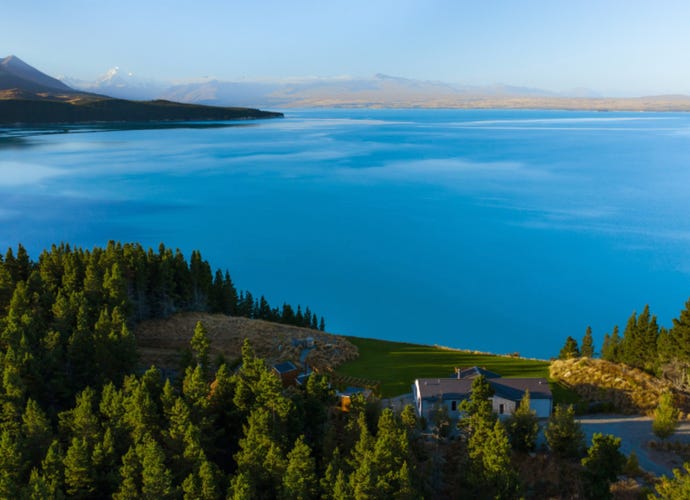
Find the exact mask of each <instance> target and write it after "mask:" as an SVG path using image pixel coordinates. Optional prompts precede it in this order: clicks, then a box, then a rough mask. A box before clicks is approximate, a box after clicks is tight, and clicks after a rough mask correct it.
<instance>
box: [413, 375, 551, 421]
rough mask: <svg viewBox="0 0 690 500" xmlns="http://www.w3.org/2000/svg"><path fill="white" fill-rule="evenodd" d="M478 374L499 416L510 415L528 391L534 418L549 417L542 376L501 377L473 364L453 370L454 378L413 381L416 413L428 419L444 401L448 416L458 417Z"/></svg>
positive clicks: (548, 397)
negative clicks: (482, 378)
mask: <svg viewBox="0 0 690 500" xmlns="http://www.w3.org/2000/svg"><path fill="white" fill-rule="evenodd" d="M479 375H483V376H484V377H485V378H486V380H487V382H488V383H489V385H491V387H492V388H493V390H494V395H493V397H492V398H491V400H492V407H493V411H494V412H495V413H497V414H498V415H499V416H501V415H505V416H508V415H510V414H512V413H513V412H514V411H515V410H516V409H517V407H518V405H519V404H520V400H521V399H522V397H523V396H524V395H525V391H527V390H529V394H530V408H532V410H534V411H535V412H536V414H537V417H539V418H548V417H549V416H550V415H551V410H552V407H553V397H552V395H551V389H550V388H549V384H548V382H547V381H546V379H545V378H503V377H501V376H500V375H498V374H496V373H493V372H490V371H488V370H484V369H483V368H478V367H476V366H475V367H472V368H467V369H463V370H459V369H456V372H455V376H454V377H449V378H422V379H417V380H415V382H414V384H413V385H412V395H413V396H414V400H415V407H416V409H417V413H418V414H419V416H420V417H425V418H427V419H429V417H430V415H431V412H432V409H433V408H434V407H435V406H436V405H439V404H444V405H445V406H446V407H447V408H448V415H449V416H450V417H451V418H453V419H457V418H459V417H460V403H461V402H462V401H464V400H466V399H469V397H470V393H471V391H472V381H473V380H474V379H475V378H476V377H478V376H479Z"/></svg>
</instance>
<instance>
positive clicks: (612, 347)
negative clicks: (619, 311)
mask: <svg viewBox="0 0 690 500" xmlns="http://www.w3.org/2000/svg"><path fill="white" fill-rule="evenodd" d="M620 349H621V338H620V336H619V334H618V326H614V327H613V332H612V333H611V335H609V334H606V335H605V336H604V344H603V345H602V347H601V359H605V360H606V361H611V362H613V363H616V362H618V361H620Z"/></svg>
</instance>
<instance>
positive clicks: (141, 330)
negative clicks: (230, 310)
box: [135, 313, 358, 372]
mask: <svg viewBox="0 0 690 500" xmlns="http://www.w3.org/2000/svg"><path fill="white" fill-rule="evenodd" d="M197 321H201V322H202V323H203V324H204V326H205V327H206V330H207V332H208V337H209V341H210V344H211V345H210V356H211V359H213V358H214V357H215V356H216V355H218V354H222V355H223V356H224V357H225V358H226V359H227V360H234V359H237V358H239V357H240V354H241V348H242V343H243V342H244V339H245V338H248V339H249V341H250V342H251V344H252V346H253V347H254V350H255V351H256V354H257V355H258V356H260V357H262V358H264V359H266V361H268V362H269V363H273V362H276V361H288V360H289V361H292V362H295V363H297V362H298V361H299V357H300V354H301V353H302V348H301V347H296V346H293V344H292V340H293V339H306V338H307V337H312V338H313V339H314V341H315V347H314V349H313V350H311V351H310V352H309V355H308V356H307V360H306V361H307V364H309V365H310V366H312V367H313V368H314V369H315V370H317V371H322V372H323V371H330V370H332V369H333V368H334V367H336V366H338V365H339V364H341V363H344V362H345V361H349V360H352V359H355V358H356V357H357V355H358V352H357V347H355V346H354V345H353V344H351V343H350V342H348V341H347V340H346V339H345V338H343V337H340V336H338V335H332V334H329V333H324V332H321V331H318V330H311V329H308V328H298V327H295V326H289V325H281V324H278V323H271V322H268V321H262V320H254V319H247V318H237V317H230V316H225V315H222V314H206V313H183V314H176V315H174V316H172V317H170V318H168V319H158V320H151V321H145V322H143V323H141V324H139V325H138V326H137V328H136V330H135V336H136V339H137V347H138V350H139V356H140V358H141V363H142V364H143V365H144V366H150V365H152V364H154V365H156V366H160V367H168V368H174V367H175V366H176V364H177V360H178V359H179V355H180V353H181V352H182V351H184V350H185V349H188V348H189V341H190V340H191V338H192V334H193V333H194V327H195V326H196V323H197Z"/></svg>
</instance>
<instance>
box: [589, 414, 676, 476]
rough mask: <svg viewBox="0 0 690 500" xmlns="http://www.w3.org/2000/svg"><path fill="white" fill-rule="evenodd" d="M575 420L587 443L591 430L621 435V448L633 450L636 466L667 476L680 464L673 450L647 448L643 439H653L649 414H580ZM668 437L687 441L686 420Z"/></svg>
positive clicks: (622, 449) (590, 440) (627, 451)
mask: <svg viewBox="0 0 690 500" xmlns="http://www.w3.org/2000/svg"><path fill="white" fill-rule="evenodd" d="M579 422H580V424H581V425H582V429H583V430H584V432H585V435H586V439H587V445H590V444H591V442H592V435H593V434H594V433H595V432H600V433H602V434H613V435H614V436H617V437H619V438H621V451H622V452H623V453H624V454H625V455H628V454H630V452H631V451H633V450H634V451H635V454H636V455H637V458H638V460H639V462H640V467H642V468H643V469H644V470H646V471H648V472H651V473H654V474H656V475H662V474H663V475H667V476H670V475H671V474H672V470H673V469H674V468H678V467H682V465H683V463H682V461H681V459H680V458H679V457H678V456H677V455H675V454H673V453H669V452H663V451H658V450H651V449H649V447H648V446H647V443H649V442H650V441H653V440H656V439H657V438H656V436H654V433H653V432H652V419H651V418H650V417H642V416H628V415H597V416H587V417H584V418H581V419H579ZM670 440H671V441H679V442H682V443H690V422H681V424H680V425H679V426H678V429H677V430H676V433H675V434H674V435H673V436H672V437H671V438H670Z"/></svg>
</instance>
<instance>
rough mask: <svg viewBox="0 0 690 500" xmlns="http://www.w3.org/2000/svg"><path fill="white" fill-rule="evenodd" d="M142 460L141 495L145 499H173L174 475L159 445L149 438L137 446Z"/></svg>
mask: <svg viewBox="0 0 690 500" xmlns="http://www.w3.org/2000/svg"><path fill="white" fill-rule="evenodd" d="M137 454H138V455H139V457H140V459H141V494H142V496H144V497H145V498H161V499H166V498H173V496H174V493H175V489H174V487H173V482H172V474H171V472H170V471H169V470H168V468H167V467H166V466H165V455H164V453H163V450H162V449H161V447H160V446H159V445H158V443H157V442H156V441H155V440H154V439H152V438H150V437H149V438H147V439H146V440H145V441H144V442H143V444H141V445H138V446H137Z"/></svg>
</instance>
